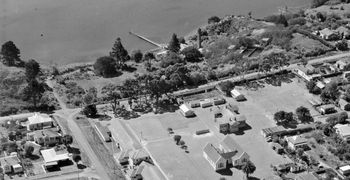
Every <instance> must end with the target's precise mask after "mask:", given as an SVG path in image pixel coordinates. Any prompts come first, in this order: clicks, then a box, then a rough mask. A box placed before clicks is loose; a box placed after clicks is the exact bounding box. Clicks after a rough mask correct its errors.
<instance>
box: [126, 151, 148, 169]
mask: <svg viewBox="0 0 350 180" xmlns="http://www.w3.org/2000/svg"><path fill="white" fill-rule="evenodd" d="M143 161H145V162H148V163H151V164H153V162H152V159H151V156H150V155H149V154H148V153H147V152H146V151H145V150H144V149H138V150H135V151H133V152H131V156H130V158H129V164H130V165H131V166H137V165H139V164H141V163H142V162H143Z"/></svg>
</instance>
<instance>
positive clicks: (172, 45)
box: [168, 33, 180, 53]
mask: <svg viewBox="0 0 350 180" xmlns="http://www.w3.org/2000/svg"><path fill="white" fill-rule="evenodd" d="M168 49H169V51H172V52H174V53H178V52H179V50H180V42H179V39H178V38H177V36H176V34H175V33H174V34H173V35H172V37H171V39H170V42H169V45H168Z"/></svg>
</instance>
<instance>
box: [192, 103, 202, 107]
mask: <svg viewBox="0 0 350 180" xmlns="http://www.w3.org/2000/svg"><path fill="white" fill-rule="evenodd" d="M190 106H191V108H197V107H201V104H200V103H199V102H191V104H190Z"/></svg>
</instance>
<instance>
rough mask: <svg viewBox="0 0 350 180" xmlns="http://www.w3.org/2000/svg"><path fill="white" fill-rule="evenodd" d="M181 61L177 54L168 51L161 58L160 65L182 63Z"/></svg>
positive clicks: (166, 65) (164, 66) (163, 66)
mask: <svg viewBox="0 0 350 180" xmlns="http://www.w3.org/2000/svg"><path fill="white" fill-rule="evenodd" d="M182 62H183V60H182V59H181V57H180V56H179V55H177V54H176V53H174V52H168V54H167V55H166V56H165V57H164V58H162V60H161V63H160V66H161V67H162V68H166V67H168V66H170V65H174V64H176V63H182Z"/></svg>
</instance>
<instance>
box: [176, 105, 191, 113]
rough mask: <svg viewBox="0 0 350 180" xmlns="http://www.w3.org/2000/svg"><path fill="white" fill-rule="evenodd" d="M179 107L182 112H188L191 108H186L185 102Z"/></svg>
mask: <svg viewBox="0 0 350 180" xmlns="http://www.w3.org/2000/svg"><path fill="white" fill-rule="evenodd" d="M179 108H180V110H181V111H183V112H189V111H191V109H190V108H188V107H187V105H186V104H182V105H181V106H180V107H179Z"/></svg>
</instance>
